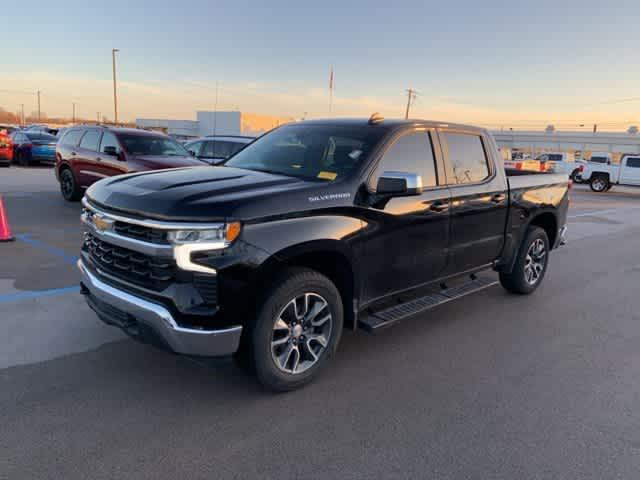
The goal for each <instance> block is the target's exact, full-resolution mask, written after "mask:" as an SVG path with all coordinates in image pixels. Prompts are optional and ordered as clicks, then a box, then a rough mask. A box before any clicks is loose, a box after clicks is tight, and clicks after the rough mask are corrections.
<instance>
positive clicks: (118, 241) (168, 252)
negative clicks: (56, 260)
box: [80, 215, 173, 258]
mask: <svg viewBox="0 0 640 480" xmlns="http://www.w3.org/2000/svg"><path fill="white" fill-rule="evenodd" d="M80 221H81V222H82V225H83V227H84V229H85V230H86V231H89V232H91V233H92V234H93V235H95V236H96V237H98V238H99V239H100V240H104V241H105V242H109V243H112V244H114V245H117V246H118V247H122V248H128V249H130V250H134V251H136V252H140V253H144V254H145V255H150V256H153V257H168V258H172V257H173V247H172V246H171V245H160V244H157V243H149V242H144V241H142V240H136V239H135V238H130V237H124V236H122V235H118V234H117V233H113V232H110V231H108V230H98V229H97V228H95V226H94V225H93V224H92V223H91V222H90V221H89V220H88V219H87V217H86V216H85V215H81V216H80Z"/></svg>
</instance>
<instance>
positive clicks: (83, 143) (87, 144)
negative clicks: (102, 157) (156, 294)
mask: <svg viewBox="0 0 640 480" xmlns="http://www.w3.org/2000/svg"><path fill="white" fill-rule="evenodd" d="M99 143H100V131H98V130H87V131H86V133H85V134H84V135H83V136H82V140H80V148H84V149H86V150H91V151H92V152H97V151H98V144H99Z"/></svg>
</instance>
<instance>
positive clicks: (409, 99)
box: [404, 88, 418, 119]
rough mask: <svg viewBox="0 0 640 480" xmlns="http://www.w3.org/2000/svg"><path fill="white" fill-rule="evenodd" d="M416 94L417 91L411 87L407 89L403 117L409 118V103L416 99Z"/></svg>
mask: <svg viewBox="0 0 640 480" xmlns="http://www.w3.org/2000/svg"><path fill="white" fill-rule="evenodd" d="M417 96H418V92H416V91H415V90H414V89H413V88H408V89H407V110H406V111H405V113H404V118H405V119H407V118H409V109H410V108H411V103H412V102H413V101H414V100H415V99H416V97H417Z"/></svg>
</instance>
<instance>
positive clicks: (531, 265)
mask: <svg viewBox="0 0 640 480" xmlns="http://www.w3.org/2000/svg"><path fill="white" fill-rule="evenodd" d="M546 266H547V249H546V246H545V244H544V241H543V240H542V239H541V238H537V239H535V240H534V241H533V242H532V243H531V245H529V249H528V250H527V256H526V257H525V263H524V279H525V281H526V282H527V283H528V284H529V285H535V284H536V283H538V281H539V280H540V278H541V277H542V274H543V272H544V269H545V267H546Z"/></svg>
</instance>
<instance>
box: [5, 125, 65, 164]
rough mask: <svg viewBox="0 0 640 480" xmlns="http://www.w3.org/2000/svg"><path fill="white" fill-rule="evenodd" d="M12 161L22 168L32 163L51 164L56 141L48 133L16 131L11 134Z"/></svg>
mask: <svg viewBox="0 0 640 480" xmlns="http://www.w3.org/2000/svg"><path fill="white" fill-rule="evenodd" d="M11 141H12V142H13V161H14V162H17V163H19V164H20V165H22V166H23V167H26V166H29V165H31V164H32V163H53V162H55V159H56V156H55V152H56V143H57V142H58V139H57V138H56V137H55V136H53V135H50V134H48V133H41V132H37V131H28V130H27V131H25V130H16V131H15V132H13V133H12V134H11Z"/></svg>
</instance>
